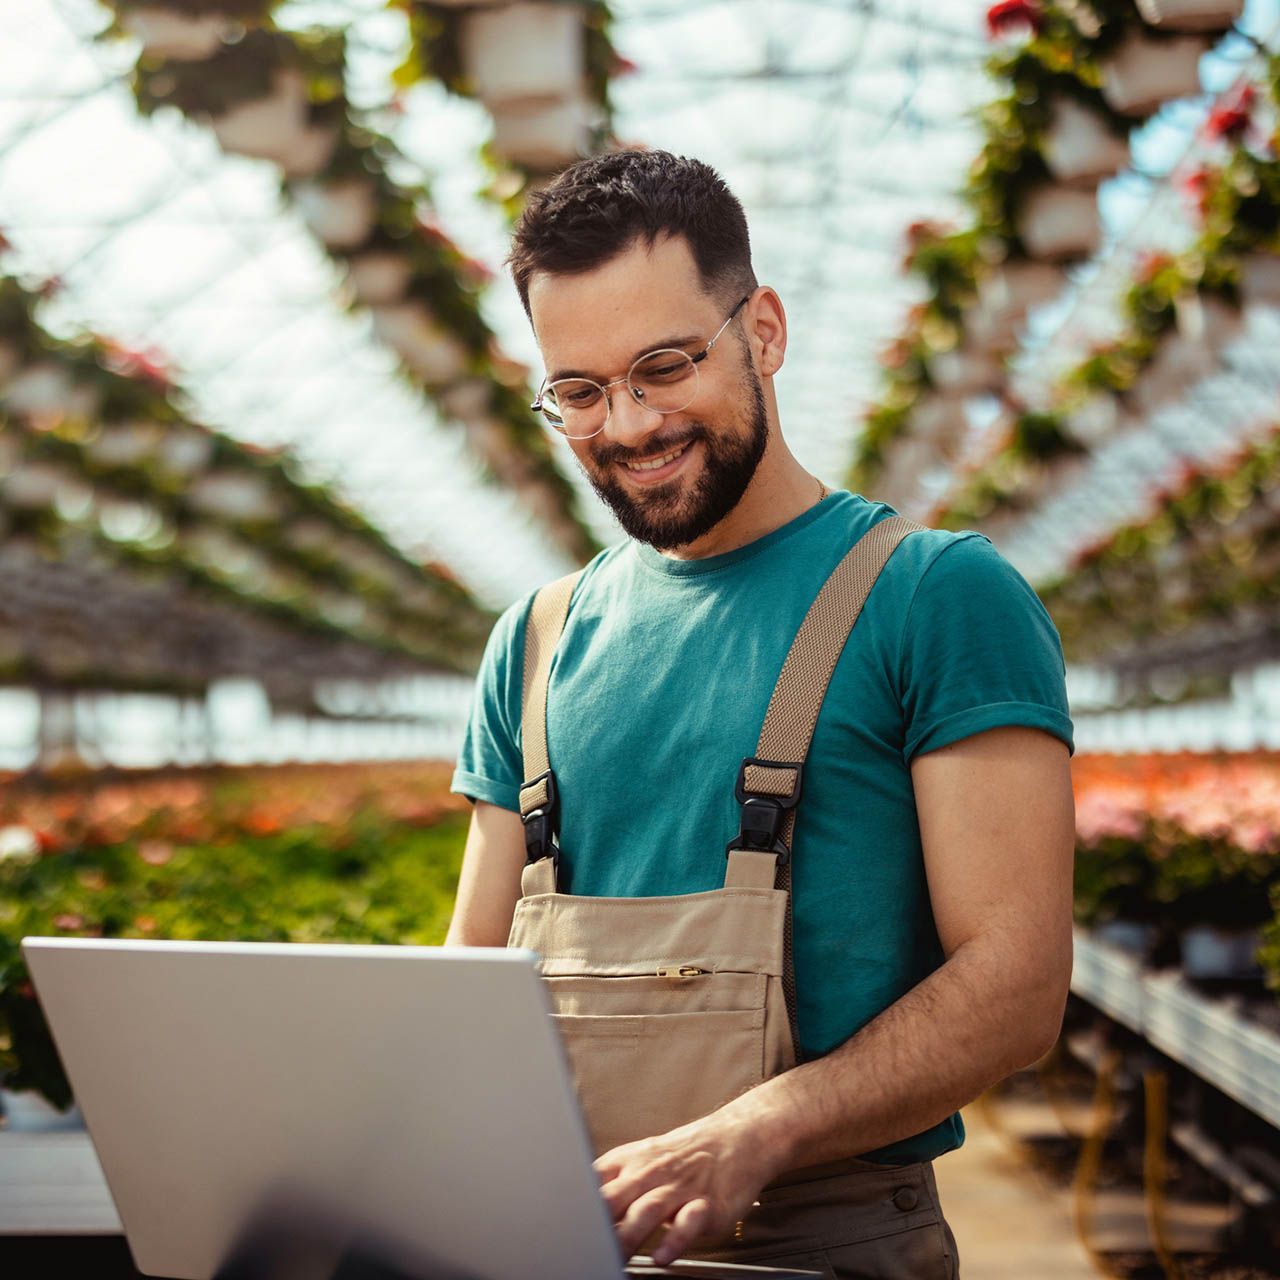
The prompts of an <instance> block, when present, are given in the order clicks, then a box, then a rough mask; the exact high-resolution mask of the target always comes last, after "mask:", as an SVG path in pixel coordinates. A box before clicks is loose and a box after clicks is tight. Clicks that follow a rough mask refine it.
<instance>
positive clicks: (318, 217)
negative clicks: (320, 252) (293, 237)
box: [293, 177, 378, 249]
mask: <svg viewBox="0 0 1280 1280" xmlns="http://www.w3.org/2000/svg"><path fill="white" fill-rule="evenodd" d="M293 196H294V200H295V201H296V202H297V205H298V210H299V212H300V213H301V214H302V218H303V221H305V222H306V224H307V226H308V227H310V228H311V231H312V234H314V235H315V236H317V237H318V238H319V240H320V241H321V243H322V244H325V245H327V246H328V247H329V248H330V249H354V248H356V247H357V246H359V245H362V244H364V242H365V241H366V240H367V239H368V237H369V232H370V231H372V230H373V224H374V222H375V221H376V219H377V216H378V210H377V205H376V202H375V192H374V187H373V183H372V182H370V181H368V180H367V179H364V178H358V177H349V178H339V179H337V180H334V181H324V180H320V179H317V180H314V181H309V182H298V183H295V184H294V186H293Z"/></svg>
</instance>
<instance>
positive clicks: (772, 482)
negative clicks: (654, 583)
mask: <svg viewBox="0 0 1280 1280" xmlns="http://www.w3.org/2000/svg"><path fill="white" fill-rule="evenodd" d="M773 443H774V442H773V441H771V442H770V447H772V445H773ZM784 448H785V446H784ZM766 458H767V454H766ZM830 492H831V491H830V490H829V489H828V488H827V486H826V485H825V484H823V483H822V481H820V480H819V479H818V478H817V476H814V475H812V474H810V473H809V472H808V471H806V470H805V469H804V468H803V467H802V466H801V465H800V464H799V463H798V462H797V461H796V460H795V458H793V457H792V456H791V454H790V452H787V454H786V459H785V465H783V466H781V467H779V468H768V469H766V467H765V464H764V461H763V460H762V462H761V465H760V467H759V468H758V470H757V471H756V474H755V475H754V476H753V477H752V479H751V483H750V484H749V485H748V486H747V490H746V492H745V493H744V494H743V495H742V498H741V500H740V501H739V503H738V505H737V506H736V507H734V509H733V510H732V511H730V512H729V514H728V515H727V516H725V518H724V519H723V520H721V521H720V523H719V524H718V525H716V526H715V527H714V528H711V529H708V530H707V532H706V533H704V534H703V535H702V537H700V538H696V539H695V540H694V541H693V542H687V543H685V544H684V545H682V546H679V547H660V548H659V550H660V551H661V552H662V554H663V555H664V556H668V557H669V558H670V559H672V560H705V559H706V558H707V557H708V556H718V555H723V554H724V552H726V551H734V550H736V549H737V548H738V547H743V546H746V544H747V543H748V542H754V541H755V540H756V539H757V538H763V537H764V536H765V534H767V533H772V532H773V531H774V530H775V529H780V528H781V527H782V526H783V525H784V524H788V523H789V522H790V521H792V520H794V519H795V518H796V516H798V515H802V514H803V513H804V512H806V511H808V510H809V508H810V507H812V506H814V505H815V504H816V503H818V502H819V501H821V499H822V498H825V497H826V496H827V494H828V493H830Z"/></svg>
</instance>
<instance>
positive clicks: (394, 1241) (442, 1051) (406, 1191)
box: [22, 938, 821, 1280]
mask: <svg viewBox="0 0 1280 1280" xmlns="http://www.w3.org/2000/svg"><path fill="white" fill-rule="evenodd" d="M22 949H23V953H24V955H25V956H26V960H27V964H28V966H29V968H30V971H31V975H32V979H33V981H34V984H35V988H36V992H37V994H38V996H39V998H40V1002H41V1005H42V1006H43V1008H44V1011H45V1014H46V1016H47V1018H48V1021H49V1025H50V1028H51V1029H52V1032H53V1037H54V1040H55V1042H56V1044H57V1047H58V1051H59V1053H60V1055H61V1057H62V1061H63V1064H64V1066H65V1067H66V1070H67V1074H68V1076H69V1078H70V1080H71V1086H72V1089H73V1091H74V1093H75V1096H76V1100H77V1102H78V1103H79V1104H80V1109H81V1111H82V1112H83V1114H84V1118H85V1124H86V1126H87V1128H88V1130H89V1136H90V1137H91V1139H92V1141H93V1145H94V1148H95V1150H96V1152H97V1155H98V1159H99V1161H100V1163H101V1165H102V1169H103V1173H104V1175H105V1177H106V1181H107V1185H108V1187H109V1189H110V1191H111V1195H112V1198H113V1200H114V1201H115V1205H116V1210H117V1212H118V1213H119V1216H120V1221H121V1223H122V1225H123V1227H124V1232H125V1237H126V1239H127V1240H128V1243H129V1247H130V1249H131V1250H132V1253H133V1257H134V1262H135V1264H136V1266H137V1268H138V1269H139V1270H140V1271H142V1272H144V1273H146V1274H148V1275H158V1276H167V1277H176V1278H179V1280H212V1277H214V1276H215V1275H216V1274H217V1273H218V1272H219V1270H220V1269H225V1266H226V1264H227V1260H228V1258H229V1257H231V1256H233V1254H234V1252H235V1250H236V1248H237V1247H238V1246H239V1245H240V1244H241V1242H243V1240H244V1239H245V1238H246V1231H247V1230H249V1229H250V1227H251V1224H253V1223H254V1222H255V1221H260V1220H261V1219H262V1216H263V1214H264V1212H265V1211H266V1209H265V1208H264V1207H266V1206H270V1205H271V1204H273V1203H274V1204H285V1203H287V1204H291V1205H294V1206H333V1207H334V1208H335V1209H336V1210H337V1211H338V1216H339V1217H341V1218H342V1219H343V1220H345V1221H349V1222H351V1223H353V1224H359V1227H360V1229H361V1230H362V1231H363V1232H364V1238H366V1239H370V1240H376V1241H378V1242H379V1243H380V1245H382V1246H385V1247H386V1248H387V1249H388V1250H398V1251H399V1256H402V1257H404V1258H417V1259H430V1260H431V1271H430V1273H429V1274H440V1275H457V1276H462V1277H467V1278H469V1280H622V1277H624V1276H641V1275H643V1276H661V1275H669V1276H677V1275H685V1276H704V1277H708V1280H710V1278H711V1277H717V1276H726V1277H749V1276H752V1275H768V1276H771V1277H773V1280H782V1278H785V1277H814V1276H819V1275H820V1274H821V1273H819V1272H816V1271H792V1270H786V1269H779V1268H762V1267H748V1266H737V1265H735V1266H730V1265H724V1264H718V1263H698V1262H692V1261H685V1262H676V1263H673V1264H671V1265H670V1266H667V1267H658V1266H655V1265H654V1264H653V1263H652V1262H651V1261H650V1260H648V1259H645V1258H641V1257H639V1256H637V1257H634V1258H632V1259H631V1260H630V1262H626V1261H624V1259H623V1258H622V1257H621V1254H620V1250H619V1248H618V1244H617V1240H616V1236H615V1234H614V1230H613V1226H612V1224H611V1222H610V1220H609V1215H608V1210H607V1207H606V1205H605V1203H604V1199H603V1197H602V1196H601V1195H600V1187H599V1179H598V1177H597V1175H596V1173H595V1170H594V1169H593V1168H592V1163H591V1160H592V1157H591V1148H590V1144H589V1141H588V1137H587V1131H586V1126H585V1123H584V1121H583V1118H582V1113H581V1110H580V1108H579V1106H578V1101H577V1097H576V1095H575V1093H574V1089H573V1084H572V1077H571V1076H570V1073H569V1067H568V1063H567V1060H566V1058H565V1055H564V1051H563V1048H562V1046H561V1044H560V1040H559V1037H558V1036H557V1035H556V1032H555V1027H554V1025H553V1023H552V1021H551V1019H550V1018H549V1017H548V1011H549V1001H548V997H547V993H546V990H545V987H544V984H543V983H542V980H541V978H540V976H539V974H538V970H537V967H536V959H537V957H536V956H535V954H534V953H533V952H531V951H525V950H518V949H514V948H511V949H506V948H489V947H412V946H353V945H345V944H336V943H335V944H302V943H265V942H264V943H252V942H154V941H136V940H132V939H98V938H24V939H23V942H22ZM325 1216H326V1218H328V1219H329V1220H336V1219H333V1218H332V1217H331V1215H325Z"/></svg>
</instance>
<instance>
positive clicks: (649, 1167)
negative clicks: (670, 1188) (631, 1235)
mask: <svg viewBox="0 0 1280 1280" xmlns="http://www.w3.org/2000/svg"><path fill="white" fill-rule="evenodd" d="M669 1182H670V1178H669V1177H668V1176H667V1172H666V1171H665V1170H664V1169H663V1168H662V1166H661V1165H659V1164H642V1163H639V1162H638V1161H637V1160H636V1159H635V1158H634V1157H633V1158H632V1160H631V1162H630V1163H629V1164H627V1165H626V1166H625V1167H624V1168H622V1169H620V1170H619V1171H618V1174H617V1176H616V1177H615V1178H613V1179H611V1180H610V1181H609V1182H608V1183H606V1184H604V1185H603V1186H602V1187H601V1189H600V1193H601V1195H603V1196H604V1202H605V1204H606V1205H607V1206H608V1209H609V1216H610V1217H611V1218H612V1219H613V1220H614V1222H617V1221H618V1219H619V1218H621V1217H622V1215H623V1214H624V1213H626V1211H627V1210H628V1209H629V1208H630V1206H631V1205H632V1204H633V1203H634V1202H635V1201H636V1200H638V1199H639V1198H640V1197H641V1196H642V1195H645V1194H646V1193H647V1192H650V1191H652V1190H654V1188H655V1187H660V1186H665V1185H668V1184H669Z"/></svg>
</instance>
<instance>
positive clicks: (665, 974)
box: [658, 964, 707, 978]
mask: <svg viewBox="0 0 1280 1280" xmlns="http://www.w3.org/2000/svg"><path fill="white" fill-rule="evenodd" d="M706 972H707V970H706V969H699V968H698V967H697V965H692V964H682V965H680V966H678V967H677V966H674V965H668V966H664V967H663V968H661V969H659V970H658V977H660V978H696V977H697V976H698V975H699V974H701V973H706Z"/></svg>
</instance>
